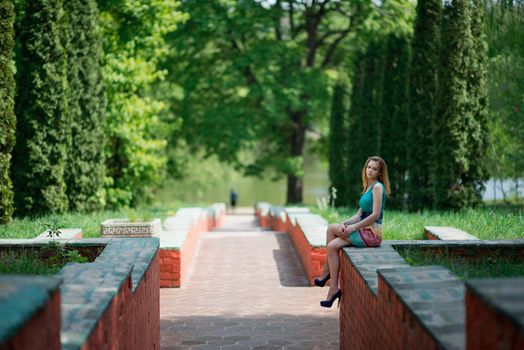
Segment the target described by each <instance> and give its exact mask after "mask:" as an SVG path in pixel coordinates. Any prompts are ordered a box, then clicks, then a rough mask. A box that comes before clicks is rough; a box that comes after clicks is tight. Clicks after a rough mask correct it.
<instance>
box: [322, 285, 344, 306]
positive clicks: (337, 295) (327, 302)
mask: <svg viewBox="0 0 524 350" xmlns="http://www.w3.org/2000/svg"><path fill="white" fill-rule="evenodd" d="M337 299H338V304H337V307H340V299H342V291H341V290H340V289H339V290H337V292H336V293H335V294H333V296H332V297H331V299H328V300H322V301H321V302H320V306H322V307H331V306H332V305H333V303H334V302H335V300H337Z"/></svg>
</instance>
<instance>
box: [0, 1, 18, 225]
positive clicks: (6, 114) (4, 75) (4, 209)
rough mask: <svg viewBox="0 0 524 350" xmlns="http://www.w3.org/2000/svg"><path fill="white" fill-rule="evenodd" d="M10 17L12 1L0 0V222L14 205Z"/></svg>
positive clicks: (11, 34)
mask: <svg viewBox="0 0 524 350" xmlns="http://www.w3.org/2000/svg"><path fill="white" fill-rule="evenodd" d="M14 18H15V12H14V6H13V4H12V2H11V1H10V0H0V43H1V44H0V224H6V223H8V222H9V221H10V220H11V215H12V214H13V209H14V208H13V185H12V182H11V177H10V176H9V167H10V162H11V151H12V149H13V146H14V144H15V131H14V130H15V124H16V118H15V114H14V93H15V82H14V77H13V68H12V65H11V60H12V54H13V47H14V28H13V23H14Z"/></svg>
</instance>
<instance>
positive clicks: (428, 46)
mask: <svg viewBox="0 0 524 350" xmlns="http://www.w3.org/2000/svg"><path fill="white" fill-rule="evenodd" d="M441 7H442V5H441V1H439V0H420V1H418V3H417V17H416V19H415V27H414V28H415V29H414V33H413V40H412V44H411V51H412V58H411V70H410V87H409V129H408V135H407V138H406V144H407V147H408V148H407V159H408V169H409V170H408V177H409V182H408V193H409V195H408V207H409V209H410V210H419V209H421V208H430V207H431V206H432V204H433V195H432V191H433V189H432V186H431V182H430V168H431V164H432V162H433V160H432V159H431V156H430V153H431V147H432V145H433V144H434V141H433V133H434V131H433V128H434V124H435V119H436V106H437V100H436V98H437V94H438V69H439V57H440V54H439V49H440V21H441Z"/></svg>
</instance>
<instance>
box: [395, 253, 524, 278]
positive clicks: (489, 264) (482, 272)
mask: <svg viewBox="0 0 524 350" xmlns="http://www.w3.org/2000/svg"><path fill="white" fill-rule="evenodd" d="M398 252H399V254H400V255H402V257H403V258H404V259H405V260H406V261H407V262H408V263H409V264H410V265H413V266H426V265H443V266H445V267H447V268H448V269H450V270H451V271H453V273H455V274H456V275H457V276H458V277H460V278H462V279H467V278H491V277H522V276H524V262H523V261H512V260H513V259H508V258H506V259H504V258H503V256H502V255H501V254H499V255H500V256H497V255H496V254H495V255H494V256H487V257H483V258H482V259H480V261H478V262H474V261H468V260H466V259H465V258H460V257H453V258H452V257H450V256H436V255H432V254H430V253H428V252H423V251H421V250H420V249H416V248H415V249H398Z"/></svg>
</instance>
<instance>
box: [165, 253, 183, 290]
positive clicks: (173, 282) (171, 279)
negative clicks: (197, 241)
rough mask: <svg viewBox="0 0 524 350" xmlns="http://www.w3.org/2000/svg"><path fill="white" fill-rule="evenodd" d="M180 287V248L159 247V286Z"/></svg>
mask: <svg viewBox="0 0 524 350" xmlns="http://www.w3.org/2000/svg"><path fill="white" fill-rule="evenodd" d="M164 287H180V250H175V249H160V288H164Z"/></svg>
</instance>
